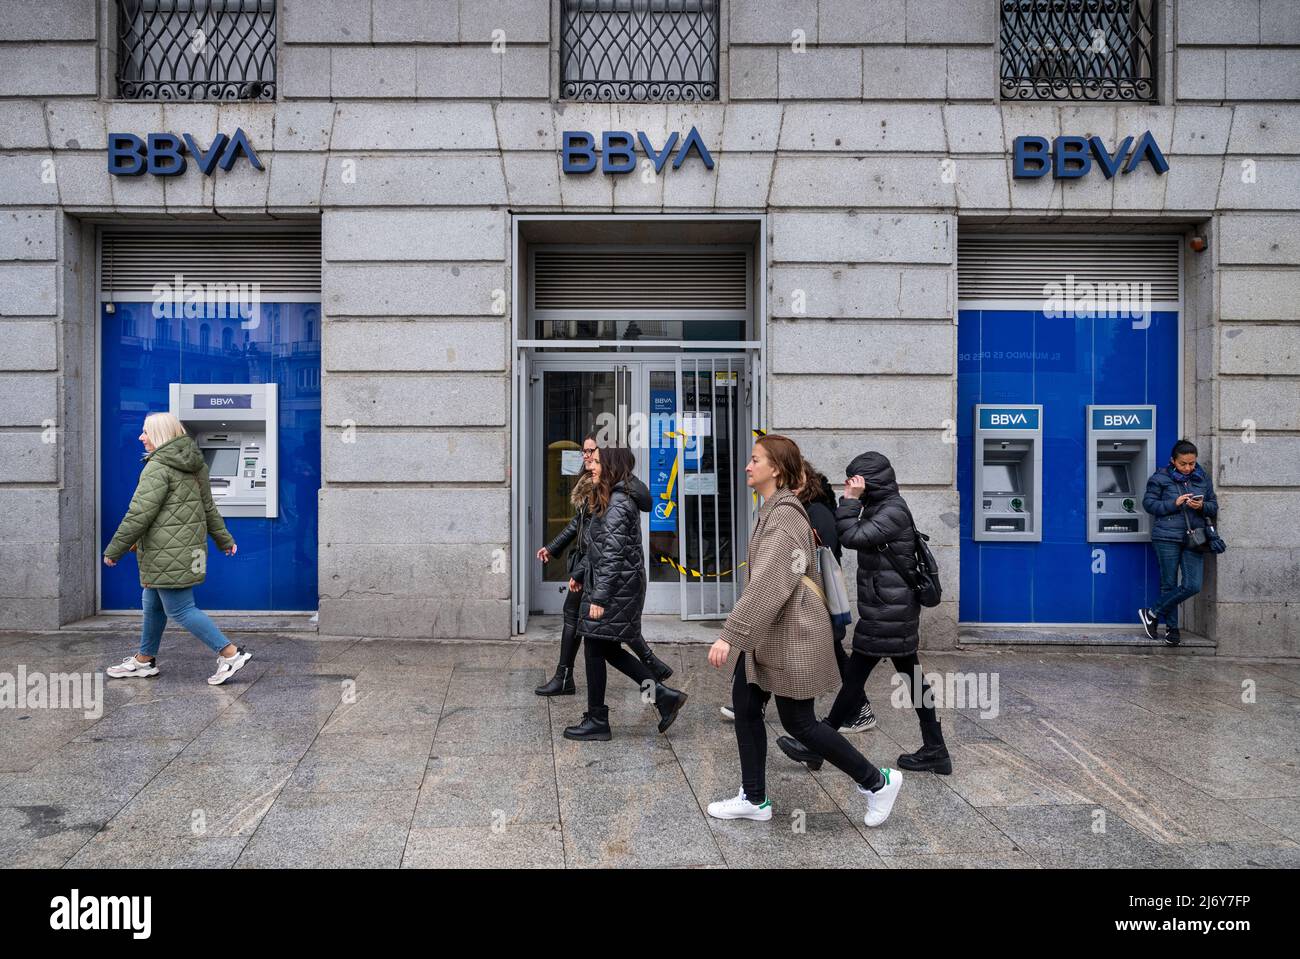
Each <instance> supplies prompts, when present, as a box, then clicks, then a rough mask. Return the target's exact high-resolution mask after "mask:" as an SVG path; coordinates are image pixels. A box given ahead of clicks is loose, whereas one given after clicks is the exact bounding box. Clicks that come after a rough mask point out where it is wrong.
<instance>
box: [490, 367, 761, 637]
mask: <svg viewBox="0 0 1300 959" xmlns="http://www.w3.org/2000/svg"><path fill="white" fill-rule="evenodd" d="M521 354H522V355H521V357H520V362H518V363H517V364H516V370H517V371H519V373H518V376H517V379H518V381H519V382H518V384H517V386H518V389H519V391H520V392H521V393H523V394H525V396H524V400H523V402H522V403H521V404H517V410H518V414H519V416H520V419H519V422H520V423H522V424H524V429H522V430H519V431H518V436H517V441H518V445H517V447H516V449H515V451H514V452H515V456H516V462H518V463H519V464H520V469H519V472H518V475H517V477H516V480H517V482H516V489H517V491H518V492H519V493H520V494H521V495H519V496H518V500H519V501H520V502H519V503H518V505H517V507H516V515H515V517H514V519H515V522H514V524H513V527H514V530H515V535H516V536H518V537H519V538H518V539H517V540H516V541H517V542H518V543H520V544H521V548H520V549H519V550H517V551H516V552H517V554H518V558H519V562H518V563H517V565H516V570H515V575H514V576H513V577H512V578H513V586H514V589H515V590H516V592H515V595H516V596H518V597H521V598H522V599H523V602H520V603H519V604H518V605H519V606H521V607H523V609H522V616H523V617H524V623H523V627H522V628H526V627H527V622H526V617H527V614H528V611H529V609H540V610H541V615H555V614H557V613H558V612H559V611H560V605H562V604H557V603H555V602H546V603H545V604H544V605H542V602H541V601H542V599H543V597H544V596H545V590H546V589H547V584H546V583H545V581H544V580H543V579H542V578H541V570H540V568H539V566H538V564H537V562H536V560H535V558H534V557H533V555H532V554H533V552H535V550H536V548H537V546H539V545H542V544H543V542H544V535H545V522H546V517H545V516H544V515H542V514H543V512H544V510H543V509H542V502H543V500H542V495H543V493H542V486H541V483H540V482H539V479H540V477H541V475H542V470H543V469H544V466H543V464H541V463H540V462H539V457H541V456H543V455H544V450H542V449H541V447H540V446H539V443H540V441H541V435H542V428H543V423H542V413H543V409H542V400H541V394H540V392H538V393H536V394H535V393H534V391H540V390H541V389H542V378H543V376H544V374H546V373H550V372H615V371H617V370H619V369H623V370H625V371H626V372H627V374H628V380H627V388H628V391H629V397H628V401H627V402H626V404H625V405H626V406H627V409H628V414H629V416H630V415H634V414H638V413H639V414H642V415H645V414H647V413H648V412H649V405H650V373H651V372H652V371H655V372H671V373H672V374H673V375H674V384H675V391H676V394H677V395H676V404H675V405H676V409H677V410H678V416H679V419H678V424H677V425H680V414H681V413H682V412H685V411H684V410H683V406H684V399H683V369H684V366H690V365H698V366H699V367H700V371H701V372H703V371H704V370H705V369H707V370H708V371H709V373H710V376H711V377H712V376H713V374H714V373H715V372H717V371H718V369H719V367H721V369H722V370H727V369H728V368H729V369H732V370H734V371H735V372H736V376H737V383H736V389H737V393H738V396H739V394H740V392H741V391H742V390H743V391H744V392H745V393H746V394H748V401H746V399H745V398H738V399H737V400H736V406H735V409H736V412H737V423H736V437H735V442H736V447H737V448H736V450H735V454H734V456H733V467H738V466H739V465H740V464H741V463H743V462H745V461H746V459H747V457H746V456H745V450H744V443H743V439H742V437H743V434H744V432H745V431H747V430H752V429H753V428H754V425H755V423H756V422H757V420H756V419H755V417H756V415H757V409H756V405H757V401H758V397H757V395H756V394H757V392H758V391H757V390H755V389H754V382H755V380H756V376H755V373H754V369H753V367H754V365H755V353H754V352H753V351H749V350H738V351H733V352H729V353H709V354H691V355H686V356H683V355H682V354H680V353H649V352H646V353H635V354H632V353H595V354H592V353H586V354H577V355H575V354H572V353H545V354H530V353H528V352H527V351H521ZM705 363H708V364H709V365H708V366H707V367H705V366H704V364H705ZM615 384H616V385H615V390H616V396H617V391H618V389H619V387H618V380H617V379H616V381H615ZM615 402H616V406H617V403H618V400H617V398H616V400H615ZM695 412H699V399H698V393H697V398H696V410H695ZM575 439H577V437H575ZM716 443H717V437H716V431H715V432H714V449H715V462H716ZM681 449H682V440H681V438H680V437H679V438H678V455H679V456H680V455H681ZM636 470H637V476H638V477H640V479H641V480H642V482H645V483H646V485H647V486H648V485H649V480H650V475H649V470H650V464H649V462H648V461H647V459H646V458H645V457H640V456H639V457H638V458H637V467H636ZM731 473H732V475H731V477H730V482H731V484H732V486H731V490H732V502H733V503H734V508H733V511H732V517H731V525H732V536H731V543H732V558H733V561H734V562H740V560H739V557H741V556H743V555H744V554H745V552H746V549H747V546H748V538H749V527H750V525H751V522H752V519H753V515H752V514H753V509H752V507H753V504H752V502H751V498H750V497H748V496H746V495H745V494H746V492H747V489H748V488H747V487H746V485H745V483H744V481H743V478H742V474H741V472H740V470H739V469H736V468H733V469H732V471H731ZM679 476H680V473H679ZM684 485H685V484H684V483H683V482H678V483H677V484H675V490H676V504H677V505H676V509H677V510H679V511H685V510H686V509H687V503H686V494H685V492H684ZM697 508H699V509H702V506H701V505H700V504H698V502H697ZM714 509H715V514H716V513H717V504H716V501H715V507H714ZM682 528H683V529H685V524H684V523H683V527H682ZM641 540H642V542H643V543H647V544H648V543H649V541H650V517H649V514H646V515H644V516H642V517H641ZM677 545H678V555H677V562H678V565H679V566H682V567H686V565H687V564H686V539H685V536H684V535H683V536H679V537H678V539H677ZM700 548H701V550H702V549H703V542H702V540H701V543H700ZM653 563H654V558H653V557H651V556H650V555H649V551H648V549H647V552H646V567H647V576H648V574H649V569H650V567H651V566H652V565H653ZM742 577H743V573H740V572H738V574H737V575H736V576H733V582H732V584H731V586H730V587H729V588H730V590H731V593H732V596H731V602H730V604H729V605H727V606H726V607H725V608H724V607H723V599H722V593H723V586H722V584H721V582H720V581H717V582H716V583H715V588H714V595H715V603H714V605H713V606H712V608H708V605H707V604H706V602H705V593H706V589H705V585H706V584H705V583H704V582H703V581H702V580H701V583H700V584H699V585H700V587H701V588H700V589H690V588H688V583H687V579H688V578H690V577H689V576H681V575H679V576H678V583H677V586H676V587H675V588H673V587H672V586H671V585H669V584H663V583H648V584H647V595H646V611H647V612H648V613H651V614H655V613H658V614H663V613H668V612H678V613H679V614H680V616H681V618H682V619H683V620H687V619H721V618H724V617H725V616H726V615H727V612H728V611H729V610H730V608H731V606H734V604H735V601H736V600H737V599H739V597H740V591H741V589H742V588H743V579H742ZM665 587H667V588H665ZM671 593H675V594H676V603H675V604H674V603H671V602H665V601H664V600H666V599H667V598H668V597H667V594H671ZM692 600H695V602H692ZM674 605H675V606H676V609H675V610H674V609H673V608H672V607H673V606H674ZM691 606H694V607H696V608H695V609H694V610H692V609H691V608H690V607H691ZM551 607H554V608H551ZM517 615H519V614H518V613H517Z"/></svg>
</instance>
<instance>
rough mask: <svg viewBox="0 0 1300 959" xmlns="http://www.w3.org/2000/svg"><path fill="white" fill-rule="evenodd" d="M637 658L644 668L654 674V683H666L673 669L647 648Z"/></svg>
mask: <svg viewBox="0 0 1300 959" xmlns="http://www.w3.org/2000/svg"><path fill="white" fill-rule="evenodd" d="M639 658H640V660H641V662H643V663H645V668H646V669H648V670H650V672H651V673H653V674H654V678H655V682H656V683H662V682H666V681H667V680H668V677H669V676H671V675H672V674H673V668H672V667H671V666H669V665H668V664H667V663H665V662H664V661H663V660H662V659H660V658H659V657H658V656H656V655H655V654H654V650H652V649H651V648H650V647H649V646H647V647H646V650H645V652H644V653H641V654H639Z"/></svg>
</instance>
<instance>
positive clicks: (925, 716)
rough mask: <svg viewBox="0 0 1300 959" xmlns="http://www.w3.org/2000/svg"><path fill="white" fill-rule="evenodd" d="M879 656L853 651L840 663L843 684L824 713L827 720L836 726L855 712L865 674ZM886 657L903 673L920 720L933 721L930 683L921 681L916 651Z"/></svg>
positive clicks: (849, 719) (840, 724) (841, 724)
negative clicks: (831, 704) (846, 659)
mask: <svg viewBox="0 0 1300 959" xmlns="http://www.w3.org/2000/svg"><path fill="white" fill-rule="evenodd" d="M883 658H884V657H883V656H867V655H865V654H863V653H859V652H857V651H856V650H855V651H854V653H853V655H852V656H850V657H849V661H848V664H847V665H846V666H845V667H844V685H843V686H841V687H840V692H839V695H837V696H836V697H835V704H834V705H833V706H831V711H830V714H829V715H828V716H827V717H826V722H827V723H829V724H830V725H831V726H833V727H834V728H836V729H838V728H839V727H840V726H843V725H844V724H845V723H847V722H849V721H851V720H852V719H853V718H854V717H856V716H857V714H858V710H859V709H861V708H862V700H863V699H865V698H866V697H865V694H864V692H863V687H864V686H866V684H867V677H868V676H870V675H871V671H872V670H873V669H875V668H876V663H878V662H880V661H881V659H883ZM889 658H890V660H891V661H892V662H893V664H894V669H895V670H897V671H898V672H900V673H902V674H903V675H904V676H905V677H907V691H908V693H909V694H910V695H911V697H912V706H913V707H915V709H916V715H917V717H918V718H919V719H920V720H921V722H923V723H925V722H931V723H932V722H934V721H935V719H936V716H935V712H934V696H933V694H932V693H931V692H930V684H929V683H927V682H926V681H925V678H924V676H923V674H922V672H921V661H920V660H919V659H917V658H916V653H908V654H907V655H906V656H891V657H889ZM917 679H920V680H921V696H920V698H918V697H917V695H916V681H917Z"/></svg>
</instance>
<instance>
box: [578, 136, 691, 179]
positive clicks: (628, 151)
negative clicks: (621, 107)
mask: <svg viewBox="0 0 1300 959" xmlns="http://www.w3.org/2000/svg"><path fill="white" fill-rule="evenodd" d="M677 141H678V134H677V133H676V132H674V133H673V135H672V136H670V137H669V138H668V142H667V143H665V144H664V146H663V149H662V150H656V149H655V146H654V144H653V143H651V142H650V138H649V137H648V136H646V135H645V134H644V133H643V132H641V131H640V130H638V131H637V132H636V135H635V137H634V136H633V134H631V133H629V132H628V131H627V130H606V131H605V132H604V133H602V134H601V135H600V161H599V162H600V172H601V173H631V172H632V171H633V170H635V169H636V146H637V144H638V143H639V144H641V149H642V150H643V151H644V152H645V155H646V157H647V158H649V160H650V162H651V163H653V164H654V169H655V173H659V172H660V171H662V170H663V168H664V165H665V164H666V163H667V162H668V158H669V157H670V156H671V157H672V159H673V169H674V170H679V169H681V166H682V164H683V163H685V162H686V158H687V157H689V156H690V155H691V151H692V150H694V151H695V153H696V155H697V156H698V157H699V158H700V160H701V161H702V162H703V163H704V166H705V168H706V169H709V170H712V169H713V157H712V156H711V155H710V154H709V148H708V147H706V146H705V145H704V140H703V139H702V138H701V137H700V132H699V131H698V130H696V129H695V127H691V131H690V132H689V133H688V134H686V138H685V139H684V140H682V141H681V146H680V147H679V146H678V145H677ZM560 147H561V152H560V158H561V161H562V166H563V168H564V172H565V173H590V172H591V171H592V170H594V169H596V162H597V160H596V138H595V137H594V136H592V134H590V133H588V132H587V131H586V130H565V131H564V132H563V133H562V134H560ZM674 150H676V151H677V153H676V154H675V155H674V154H673V151H674Z"/></svg>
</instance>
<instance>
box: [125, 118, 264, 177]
mask: <svg viewBox="0 0 1300 959" xmlns="http://www.w3.org/2000/svg"><path fill="white" fill-rule="evenodd" d="M186 153H188V154H190V156H192V157H194V162H195V163H196V164H197V165H198V168H199V171H200V172H201V173H203V174H204V175H205V176H211V175H212V171H213V170H214V169H215V168H217V167H221V169H223V170H225V171H227V172H229V171H230V168H231V167H233V166H234V165H235V161H236V160H238V159H239V157H240V154H243V156H244V157H246V158H247V159H248V162H249V163H251V164H252V165H253V168H254V169H257V170H262V169H265V168H264V167H263V166H262V161H261V160H259V159H258V157H257V151H256V150H254V149H253V145H252V144H251V143H249V142H248V135H247V134H245V133H244V131H243V130H242V129H238V128H237V129H236V130H235V133H234V135H233V136H226V134H224V133H218V134H217V136H216V139H214V140H213V141H212V144H211V145H210V146H209V147H208V148H207V149H206V150H204V149H203V148H202V147H200V146H199V145H198V143H196V142H195V140H194V137H192V136H190V134H188V133H185V134H182V135H181V136H177V135H176V134H174V133H150V134H149V135H148V136H147V137H146V138H145V139H143V140H142V139H140V138H139V137H138V136H136V135H135V134H134V133H110V134H109V135H108V172H109V173H111V174H112V175H113V176H139V175H140V174H142V173H148V174H150V175H151V176H180V175H181V174H182V173H184V172H185V167H186V160H185V154H186Z"/></svg>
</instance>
